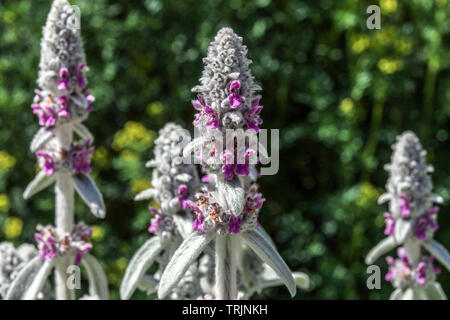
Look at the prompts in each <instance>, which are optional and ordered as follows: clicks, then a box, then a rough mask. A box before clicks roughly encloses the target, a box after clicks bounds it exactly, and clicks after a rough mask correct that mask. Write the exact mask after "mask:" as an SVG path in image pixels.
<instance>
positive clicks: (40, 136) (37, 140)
mask: <svg viewBox="0 0 450 320" xmlns="http://www.w3.org/2000/svg"><path fill="white" fill-rule="evenodd" d="M52 135H53V131H52V130H49V129H47V128H40V129H39V131H38V132H36V134H35V135H34V137H33V140H31V144H30V150H31V152H33V153H34V152H36V151H37V150H38V149H39V148H40V147H41V146H42V145H43V144H44V143H46V142H47V141H48V140H49V139H50V138H51V137H52Z"/></svg>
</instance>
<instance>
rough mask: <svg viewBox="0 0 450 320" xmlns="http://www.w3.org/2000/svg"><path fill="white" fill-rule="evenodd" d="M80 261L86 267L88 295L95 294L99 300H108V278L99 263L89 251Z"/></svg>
mask: <svg viewBox="0 0 450 320" xmlns="http://www.w3.org/2000/svg"><path fill="white" fill-rule="evenodd" d="M81 263H82V264H83V266H84V267H85V268H86V272H87V274H88V279H89V295H90V296H97V297H99V298H100V300H108V297H109V290H108V280H107V279H106V275H105V273H104V272H103V269H102V267H101V265H100V263H99V262H98V261H97V259H95V257H94V256H93V255H91V254H89V253H87V254H85V255H84V256H83V259H82V260H81Z"/></svg>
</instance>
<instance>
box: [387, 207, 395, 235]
mask: <svg viewBox="0 0 450 320" xmlns="http://www.w3.org/2000/svg"><path fill="white" fill-rule="evenodd" d="M384 222H385V223H386V229H384V234H385V235H391V234H394V230H395V219H394V217H393V216H392V214H390V213H389V212H386V213H385V214H384Z"/></svg>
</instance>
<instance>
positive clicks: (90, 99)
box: [84, 90, 95, 112]
mask: <svg viewBox="0 0 450 320" xmlns="http://www.w3.org/2000/svg"><path fill="white" fill-rule="evenodd" d="M84 97H85V98H86V101H87V103H88V107H87V109H86V110H87V112H92V111H93V110H94V108H93V107H92V106H91V104H92V103H94V101H95V97H94V96H93V95H92V94H91V91H89V90H87V91H86V92H85V93H84Z"/></svg>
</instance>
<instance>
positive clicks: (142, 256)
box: [120, 237, 165, 300]
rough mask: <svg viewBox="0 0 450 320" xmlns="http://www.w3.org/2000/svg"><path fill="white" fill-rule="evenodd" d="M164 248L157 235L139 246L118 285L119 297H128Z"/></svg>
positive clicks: (123, 298)
mask: <svg viewBox="0 0 450 320" xmlns="http://www.w3.org/2000/svg"><path fill="white" fill-rule="evenodd" d="M164 248H165V246H164V245H162V244H161V239H160V238H159V237H152V238H150V239H149V240H147V241H146V242H145V243H144V244H143V245H142V246H141V247H140V248H139V250H138V251H137V252H136V253H135V254H134V256H133V258H131V260H130V263H129V264H128V266H127V269H126V270H125V275H124V276H123V279H122V283H121V285H120V299H122V300H128V299H130V297H131V296H132V295H133V293H134V291H135V290H136V287H137V286H138V284H139V281H140V280H141V279H142V277H143V275H144V274H145V272H146V271H147V270H148V268H150V266H151V265H152V264H153V262H154V261H155V259H156V258H157V257H158V255H159V253H160V252H161V251H162V250H163V249H164Z"/></svg>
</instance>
